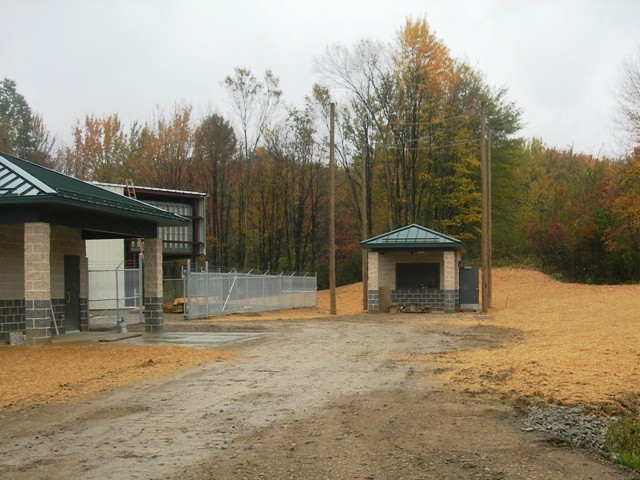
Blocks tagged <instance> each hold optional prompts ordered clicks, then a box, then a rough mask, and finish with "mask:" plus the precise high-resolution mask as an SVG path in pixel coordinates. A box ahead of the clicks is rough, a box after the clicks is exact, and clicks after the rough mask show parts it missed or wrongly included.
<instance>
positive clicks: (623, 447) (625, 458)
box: [605, 417, 640, 472]
mask: <svg viewBox="0 0 640 480" xmlns="http://www.w3.org/2000/svg"><path fill="white" fill-rule="evenodd" d="M605 441H606V445H607V448H608V449H609V451H610V452H611V453H612V454H613V456H614V457H615V459H616V460H617V461H618V462H619V463H620V464H621V465H624V466H625V467H628V468H631V469H633V470H635V471H637V472H640V425H638V424H637V423H635V422H633V421H631V420H630V419H629V418H626V417H622V418H621V419H620V420H618V421H617V422H615V423H612V424H611V425H610V426H609V428H608V429H607V435H606V437H605Z"/></svg>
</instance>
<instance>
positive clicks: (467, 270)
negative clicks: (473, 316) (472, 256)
mask: <svg viewBox="0 0 640 480" xmlns="http://www.w3.org/2000/svg"><path fill="white" fill-rule="evenodd" d="M478 287H479V280H478V266H477V265H471V266H462V267H460V309H461V310H478V307H479V304H478V302H479V293H478V292H479V288H478Z"/></svg>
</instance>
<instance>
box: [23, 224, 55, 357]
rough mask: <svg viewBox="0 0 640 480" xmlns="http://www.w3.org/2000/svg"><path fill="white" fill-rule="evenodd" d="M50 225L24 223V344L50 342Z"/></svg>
mask: <svg viewBox="0 0 640 480" xmlns="http://www.w3.org/2000/svg"><path fill="white" fill-rule="evenodd" d="M50 257H51V227H50V226H49V224H48V223H25V225H24V314H25V323H26V331H27V344H29V345H42V344H47V343H51V316H50V313H49V302H50V301H51V263H50Z"/></svg>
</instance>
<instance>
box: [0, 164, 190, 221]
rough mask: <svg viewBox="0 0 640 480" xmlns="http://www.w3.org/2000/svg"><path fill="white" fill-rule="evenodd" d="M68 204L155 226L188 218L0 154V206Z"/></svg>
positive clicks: (86, 210) (60, 205) (92, 211)
mask: <svg viewBox="0 0 640 480" xmlns="http://www.w3.org/2000/svg"><path fill="white" fill-rule="evenodd" d="M3 205H6V206H9V205H12V206H48V207H70V208H74V209H76V210H82V211H84V212H87V213H96V214H106V215H110V216H117V217H124V218H126V219H130V220H141V221H146V222H153V223H155V224H157V225H158V226H170V225H186V224H188V223H189V220H188V219H186V218H184V217H181V216H179V215H175V214H173V213H170V212H167V211H165V210H162V209H160V208H157V207H153V206H151V205H149V204H146V203H144V202H140V201H138V200H135V199H133V198H129V197H125V196H124V195H119V194H117V193H114V192H110V191H108V190H106V189H104V188H100V187H98V186H96V185H92V184H90V183H87V182H83V181H81V180H77V179H75V178H73V177H69V176H67V175H63V174H61V173H58V172H55V171H53V170H49V169H48V168H45V167H42V166H40V165H36V164H34V163H31V162H27V161H25V160H21V159H19V158H16V157H13V156H11V155H7V154H5V153H0V207H1V206H3Z"/></svg>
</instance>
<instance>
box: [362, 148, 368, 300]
mask: <svg viewBox="0 0 640 480" xmlns="http://www.w3.org/2000/svg"><path fill="white" fill-rule="evenodd" d="M362 143H363V146H362V147H363V148H362V232H361V234H362V240H366V239H367V230H368V224H367V149H368V145H367V142H366V137H365V141H364V142H362ZM368 262H369V256H368V255H367V249H366V248H363V249H362V311H363V312H366V311H367V310H368V309H369V301H368V297H369V295H368V294H369V292H368V290H369V263H368Z"/></svg>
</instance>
